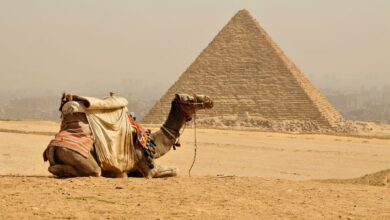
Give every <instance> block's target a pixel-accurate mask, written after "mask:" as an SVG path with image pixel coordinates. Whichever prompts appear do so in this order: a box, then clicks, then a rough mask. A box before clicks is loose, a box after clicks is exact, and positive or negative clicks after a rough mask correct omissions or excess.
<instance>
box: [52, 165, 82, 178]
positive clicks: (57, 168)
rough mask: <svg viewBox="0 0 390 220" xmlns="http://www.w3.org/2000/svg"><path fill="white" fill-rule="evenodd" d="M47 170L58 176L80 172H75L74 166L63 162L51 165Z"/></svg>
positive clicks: (74, 174) (75, 175)
mask: <svg viewBox="0 0 390 220" xmlns="http://www.w3.org/2000/svg"><path fill="white" fill-rule="evenodd" d="M48 170H49V172H50V173H52V174H54V175H56V176H58V177H60V178H62V177H77V176H80V174H79V173H78V172H77V170H76V169H75V168H74V167H72V166H69V165H65V164H57V165H52V166H50V167H49V169H48Z"/></svg>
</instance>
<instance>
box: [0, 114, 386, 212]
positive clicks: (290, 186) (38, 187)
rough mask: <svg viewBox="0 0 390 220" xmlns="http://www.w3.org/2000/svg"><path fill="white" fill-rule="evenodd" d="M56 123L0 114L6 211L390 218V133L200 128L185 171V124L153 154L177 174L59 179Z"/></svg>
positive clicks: (1, 195)
mask: <svg viewBox="0 0 390 220" xmlns="http://www.w3.org/2000/svg"><path fill="white" fill-rule="evenodd" d="M58 129H59V123H57V122H46V121H0V140H1V142H0V175H1V176H0V216H1V218H2V219H27V218H34V219H35V218H42V219H43V218H45V219H48V218H49V219H85V218H92V219H275V218H280V219H389V218H390V190H389V189H390V188H389V186H390V183H389V179H390V170H388V169H389V168H390V147H389V146H390V139H385V138H381V139H376V138H361V137H347V136H332V135H317V134H310V135H309V134H306V135H303V134H299V135H298V134H283V133H274V132H260V131H242V130H222V129H205V128H201V129H197V140H198V151H197V157H196V162H195V165H194V168H193V170H192V172H191V174H192V176H191V177H189V176H188V169H189V167H190V165H191V163H192V159H193V157H194V130H193V129H191V128H187V129H185V131H184V134H183V136H182V138H181V143H182V147H181V148H178V149H177V150H176V151H173V150H172V151H171V152H169V153H168V154H167V155H166V156H164V157H163V158H161V159H158V160H157V162H158V163H160V164H164V165H171V166H176V167H178V168H179V169H180V171H181V174H180V176H178V177H174V178H164V179H145V178H128V179H108V178H73V179H56V178H53V177H51V175H50V173H49V172H47V167H48V164H47V163H44V162H43V159H42V152H43V150H44V149H45V147H46V145H47V144H48V142H49V140H50V139H51V138H52V134H54V133H55V132H56V131H57V130H58ZM152 129H156V127H152ZM379 171H381V172H379ZM377 172H379V173H377ZM372 173H374V174H372ZM366 174H370V175H366Z"/></svg>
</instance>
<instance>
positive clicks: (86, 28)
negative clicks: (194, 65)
mask: <svg viewBox="0 0 390 220" xmlns="http://www.w3.org/2000/svg"><path fill="white" fill-rule="evenodd" d="M242 8H246V9H248V10H249V11H250V12H251V14H252V15H253V16H254V17H256V19H257V20H258V21H259V22H260V25H262V26H263V27H264V28H265V30H266V31H267V32H268V33H269V34H270V35H271V37H272V38H273V39H274V41H275V42H276V43H277V44H278V45H279V46H280V47H281V48H282V49H283V50H284V51H285V52H286V54H287V55H288V56H289V57H290V58H291V59H292V60H293V61H294V62H295V63H296V64H297V66H298V67H299V68H300V69H301V70H302V71H303V72H304V73H305V75H306V76H307V77H308V78H309V79H311V80H312V81H313V82H314V83H315V84H316V85H317V86H320V87H333V86H338V87H344V86H345V87H348V86H350V84H351V83H348V81H352V83H367V84H378V85H390V67H389V66H390V65H389V64H390V1H388V0H364V1H362V0H323V1H319V0H318V1H313V0H294V1H291V0H272V1H271V0H269V1H265V0H256V1H255V0H236V1H233V0H223V1H222V0H188V1H185V0H164V1H151V0H149V1H148V0H142V1H141V0H139V1H131V0H127V1H125V0H111V1H109V0H106V1H102V0H88V1H83V0H62V1H60V0H25V1H22V0H8V1H6V0H0V77H1V80H0V88H1V89H0V91H1V90H3V91H4V90H7V91H11V92H12V91H16V90H20V89H24V90H25V91H34V93H41V92H60V91H63V90H69V89H71V90H79V89H80V88H92V89H93V88H103V89H104V88H105V87H107V90H113V89H114V88H112V87H114V86H115V85H118V84H121V85H123V84H125V83H129V79H130V78H137V79H144V80H145V81H148V82H150V84H154V85H159V87H161V88H164V89H166V88H167V87H168V86H169V85H170V84H172V83H173V82H174V81H175V80H176V79H177V78H178V77H179V75H180V74H181V73H182V72H183V71H184V70H185V69H186V68H187V67H188V66H189V65H190V64H191V62H192V61H193V60H194V59H195V58H196V56H197V55H198V54H199V53H200V52H201V51H202V50H203V49H204V48H205V47H206V46H207V45H208V43H209V42H210V41H211V40H212V39H213V38H214V36H215V35H216V34H217V33H218V32H219V30H220V29H221V28H222V27H223V26H224V25H225V24H226V23H227V22H228V21H229V19H230V18H231V17H232V16H233V15H234V14H235V13H236V12H237V11H238V10H239V9H242ZM140 84H142V82H141V83H140ZM137 86H138V85H137V84H134V83H129V85H128V87H129V89H137Z"/></svg>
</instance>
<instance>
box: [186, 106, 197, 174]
mask: <svg viewBox="0 0 390 220" xmlns="http://www.w3.org/2000/svg"><path fill="white" fill-rule="evenodd" d="M197 149H198V145H197V140H196V112H195V113H194V159H193V160H192V164H191V167H190V169H189V170H188V176H189V177H191V170H192V167H194V164H195V160H196V151H197Z"/></svg>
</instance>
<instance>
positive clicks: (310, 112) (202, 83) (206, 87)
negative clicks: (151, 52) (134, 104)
mask: <svg viewBox="0 0 390 220" xmlns="http://www.w3.org/2000/svg"><path fill="white" fill-rule="evenodd" d="M175 93H188V94H193V93H196V94H206V95H209V96H211V97H212V98H213V99H214V101H215V105H214V108H213V109H212V110H210V111H202V112H200V113H199V114H200V115H199V116H198V117H199V118H201V119H202V120H203V121H207V119H209V120H217V119H216V118H222V119H223V118H225V119H228V118H231V119H233V120H235V121H236V122H237V123H235V125H237V124H240V121H248V120H249V121H250V120H252V122H253V123H252V124H254V125H256V120H258V121H263V122H264V120H266V121H276V122H283V121H288V122H302V123H301V124H302V125H303V124H305V122H309V124H311V126H314V127H316V126H317V127H319V128H330V129H331V128H332V127H335V126H337V123H338V122H340V121H341V120H342V119H343V118H342V116H341V115H340V113H339V112H338V111H337V110H336V109H335V108H334V107H333V106H332V105H331V104H330V103H329V102H328V100H327V99H326V98H325V97H324V96H322V95H321V93H320V92H319V91H318V90H317V89H316V88H315V87H314V86H313V85H312V84H311V83H310V82H309V81H308V80H307V79H306V78H305V77H304V75H303V74H302V72H301V71H300V70H299V69H298V68H297V67H296V66H295V65H294V64H293V62H292V61H291V60H290V59H289V58H288V57H287V56H286V55H285V54H284V53H283V51H282V50H281V49H280V48H279V47H278V46H277V45H276V44H275V43H274V42H273V41H272V39H271V38H270V36H269V35H268V34H267V33H266V32H265V30H264V29H263V28H262V27H261V26H260V25H259V23H258V22H257V21H256V20H255V19H254V18H253V17H252V16H251V15H250V14H249V12H248V11H247V10H240V11H239V12H238V13H237V14H236V15H235V16H234V17H233V18H232V19H231V20H230V21H229V22H228V24H227V25H226V26H225V27H224V28H223V29H222V30H221V31H220V32H219V33H218V35H217V36H216V37H215V38H214V39H213V41H211V43H210V44H209V45H208V46H207V47H206V49H204V50H203V51H202V52H201V54H200V55H199V56H198V57H197V58H196V59H195V61H194V62H193V63H192V64H191V65H190V66H189V67H188V69H187V70H186V71H185V72H184V73H183V74H182V75H181V76H180V78H179V79H178V80H177V81H176V82H175V83H174V84H173V85H172V86H171V87H170V88H169V89H168V91H167V92H166V93H165V94H164V95H163V96H162V98H161V99H160V100H159V101H158V102H157V103H156V104H155V105H154V106H153V108H152V109H151V110H150V111H149V113H148V114H147V115H146V116H145V117H144V118H143V120H142V122H143V123H149V124H161V123H163V122H164V119H165V118H166V115H167V114H168V110H169V108H170V102H171V100H172V98H173V97H174V94H175ZM259 123H260V122H259ZM259 123H258V124H259ZM233 124H234V123H233ZM260 124H261V123H260ZM298 124H299V123H298ZM306 124H307V123H306Z"/></svg>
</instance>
